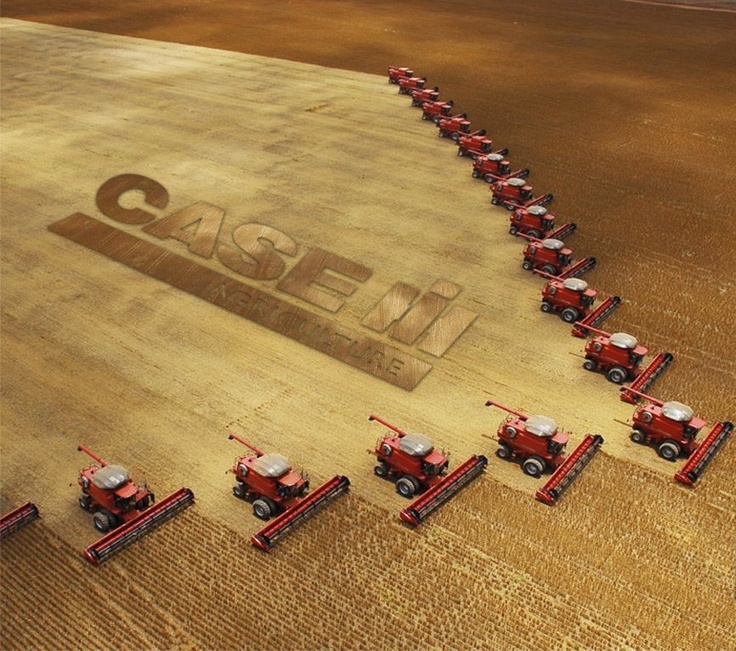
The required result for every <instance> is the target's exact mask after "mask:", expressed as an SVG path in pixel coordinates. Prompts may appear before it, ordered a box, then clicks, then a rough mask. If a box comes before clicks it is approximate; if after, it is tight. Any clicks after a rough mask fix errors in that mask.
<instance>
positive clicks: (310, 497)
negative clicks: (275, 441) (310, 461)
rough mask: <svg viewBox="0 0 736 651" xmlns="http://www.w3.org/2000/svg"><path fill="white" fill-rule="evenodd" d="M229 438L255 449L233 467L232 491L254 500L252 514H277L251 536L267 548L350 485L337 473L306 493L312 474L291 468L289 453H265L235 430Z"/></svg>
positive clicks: (262, 518) (242, 456) (254, 540)
mask: <svg viewBox="0 0 736 651" xmlns="http://www.w3.org/2000/svg"><path fill="white" fill-rule="evenodd" d="M228 439H230V440H233V439H234V440H236V441H238V442H239V443H242V444H243V445H244V446H245V447H247V448H249V449H250V450H252V451H253V453H254V454H244V455H241V456H239V457H237V458H236V459H235V464H234V465H233V469H232V471H233V473H234V474H235V479H236V481H237V483H236V484H235V486H234V487H233V495H235V497H237V498H239V499H242V500H246V501H249V502H252V504H253V514H254V515H255V516H256V517H257V518H259V519H261V520H269V519H270V518H271V517H272V516H275V515H278V517H276V518H275V519H274V520H273V521H272V522H271V523H269V524H267V525H266V526H265V527H263V528H262V529H261V530H259V531H257V532H256V533H255V534H253V536H252V537H251V542H252V543H253V544H254V545H255V546H256V547H258V548H259V549H262V550H264V551H268V550H269V549H270V548H271V547H272V546H273V545H274V544H275V543H276V541H277V540H278V539H279V538H281V537H283V536H284V535H286V534H287V533H289V532H290V531H291V530H293V529H294V528H295V527H296V526H297V525H299V524H301V523H302V522H304V521H305V520H307V519H308V518H309V517H311V516H312V515H314V514H315V513H316V511H317V510H318V509H319V508H321V507H323V506H325V505H326V504H327V503H328V502H329V501H331V500H332V499H334V498H335V497H337V496H339V495H342V494H343V493H345V492H346V491H347V489H348V487H349V486H350V480H349V479H348V478H347V477H343V476H340V475H335V476H334V477H333V478H332V479H330V480H329V481H327V482H325V483H324V484H322V485H321V486H320V487H319V488H317V489H315V490H314V491H312V492H310V493H308V494H307V491H308V490H309V478H308V477H306V476H305V475H304V474H301V473H297V472H295V471H294V470H292V468H291V464H290V463H289V461H288V460H287V459H286V457H284V456H282V455H280V454H274V453H269V454H266V453H264V452H262V451H261V450H259V449H258V448H257V447H255V446H253V445H251V444H250V443H248V442H247V441H246V440H244V439H242V438H240V437H239V436H237V435H235V434H230V435H229V436H228Z"/></svg>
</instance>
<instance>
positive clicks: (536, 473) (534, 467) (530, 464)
mask: <svg viewBox="0 0 736 651" xmlns="http://www.w3.org/2000/svg"><path fill="white" fill-rule="evenodd" d="M521 469H522V470H523V471H524V473H525V474H527V475H529V476H530V477H541V475H542V473H543V472H544V461H542V460H541V459H540V458H539V457H529V458H528V459H526V461H524V463H523V464H522V466H521Z"/></svg>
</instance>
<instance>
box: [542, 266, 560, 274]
mask: <svg viewBox="0 0 736 651" xmlns="http://www.w3.org/2000/svg"><path fill="white" fill-rule="evenodd" d="M541 271H544V273H546V274H549V275H550V276H556V275H557V273H556V271H557V269H555V268H554V267H553V266H552V265H551V264H546V265H544V266H543V267H542V269H541Z"/></svg>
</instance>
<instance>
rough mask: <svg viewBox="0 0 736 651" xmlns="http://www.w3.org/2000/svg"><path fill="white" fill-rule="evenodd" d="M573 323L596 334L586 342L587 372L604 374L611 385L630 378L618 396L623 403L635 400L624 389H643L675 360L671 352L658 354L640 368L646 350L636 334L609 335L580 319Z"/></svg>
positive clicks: (618, 333) (617, 333)
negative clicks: (628, 384)
mask: <svg viewBox="0 0 736 651" xmlns="http://www.w3.org/2000/svg"><path fill="white" fill-rule="evenodd" d="M575 325H576V326H578V327H580V328H583V329H585V330H586V331H588V332H593V333H595V334H596V336H595V337H593V339H592V340H590V341H588V343H587V344H586V345H585V362H584V363H583V368H584V369H585V370H586V371H592V372H600V373H603V374H605V376H606V378H607V379H608V381H609V382H613V383H614V384H623V383H624V382H626V381H627V380H630V381H632V382H631V386H630V387H625V389H624V390H622V392H621V399H622V400H623V401H624V402H631V403H632V404H633V403H634V402H636V396H635V394H634V393H633V391H628V390H627V389H629V388H631V389H633V390H634V391H644V390H645V389H646V388H648V387H649V386H651V385H652V384H653V383H654V381H655V380H656V379H657V378H658V377H659V376H660V375H661V374H662V373H663V372H664V370H665V369H666V368H667V367H668V366H669V365H670V364H671V363H672V361H673V360H674V357H673V356H672V354H670V353H660V354H658V355H657V356H656V357H655V358H654V359H653V360H652V361H651V362H650V363H649V364H648V365H647V366H646V367H645V368H644V369H642V368H641V363H642V361H643V359H644V357H645V356H646V355H647V353H648V352H649V349H648V348H647V347H646V346H642V345H641V344H639V342H638V341H637V339H636V337H634V336H632V335H630V334H627V333H625V332H614V333H613V334H610V333H608V332H605V331H604V330H599V329H598V328H594V327H592V326H590V325H586V324H583V323H581V322H579V321H578V322H577V323H575ZM629 396H633V398H630V397H629Z"/></svg>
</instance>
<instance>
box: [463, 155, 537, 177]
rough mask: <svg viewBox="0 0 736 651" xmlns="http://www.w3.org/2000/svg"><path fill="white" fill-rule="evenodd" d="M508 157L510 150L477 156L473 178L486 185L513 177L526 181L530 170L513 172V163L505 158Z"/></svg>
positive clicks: (474, 162)
mask: <svg viewBox="0 0 736 651" xmlns="http://www.w3.org/2000/svg"><path fill="white" fill-rule="evenodd" d="M504 152H505V153H504ZM507 155H508V150H501V151H497V152H491V153H489V154H485V155H483V156H476V157H475V158H474V159H473V171H472V172H471V174H472V175H473V178H474V179H483V180H484V181H485V182H486V183H494V182H495V181H504V180H507V179H510V178H512V177H515V178H519V179H525V178H526V177H527V176H529V174H530V172H529V170H528V169H519V170H515V171H513V172H512V171H511V163H509V161H507V160H506V158H505V156H507Z"/></svg>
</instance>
